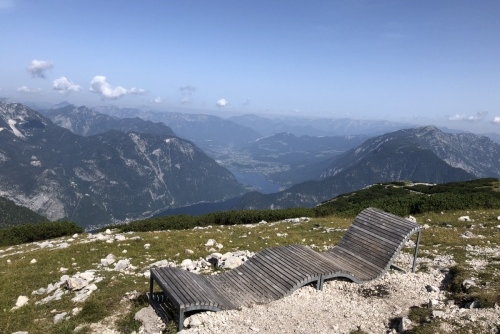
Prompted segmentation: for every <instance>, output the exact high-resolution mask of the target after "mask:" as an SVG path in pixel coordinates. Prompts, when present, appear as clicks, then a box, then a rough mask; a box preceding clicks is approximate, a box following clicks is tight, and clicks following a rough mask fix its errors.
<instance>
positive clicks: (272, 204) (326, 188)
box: [162, 126, 500, 214]
mask: <svg viewBox="0 0 500 334" xmlns="http://www.w3.org/2000/svg"><path fill="white" fill-rule="evenodd" d="M311 169H313V170H314V171H316V172H317V174H316V175H315V178H316V180H312V181H306V182H302V183H299V184H296V185H294V186H292V187H290V188H288V189H286V190H283V191H280V192H276V193H272V194H262V193H259V192H250V193H247V194H245V195H243V196H242V197H240V198H239V199H238V201H235V200H231V201H229V202H226V203H218V204H216V205H214V206H213V207H207V205H205V206H203V207H200V206H194V207H190V208H184V209H181V208H179V209H177V210H176V213H187V212H189V211H191V212H196V213H198V214H202V213H206V212H209V211H217V210H228V209H239V210H242V209H269V208H274V209H277V208H289V207H298V206H302V207H312V206H315V205H317V204H319V203H321V202H323V201H325V200H329V199H331V198H333V197H336V196H338V195H340V194H344V193H348V192H352V191H355V190H358V189H362V188H364V187H367V186H370V185H373V184H378V183H384V182H392V181H414V182H424V183H433V184H437V183H447V182H456V181H467V180H472V179H476V178H482V177H494V178H499V177H500V145H498V144H496V143H495V142H493V141H492V140H491V139H489V138H488V137H484V136H478V135H474V134H468V133H458V134H450V133H444V132H442V131H441V130H439V129H438V128H436V127H434V126H427V127H419V128H412V129H404V130H399V131H395V132H391V133H387V134H384V135H381V136H377V137H374V138H371V139H368V140H366V141H365V142H364V143H363V144H361V145H359V146H357V147H355V148H352V149H350V150H348V151H347V152H345V153H342V154H340V155H336V156H334V157H332V158H331V159H329V161H325V162H322V163H321V164H319V165H317V166H316V167H314V166H311ZM168 213H169V211H166V212H163V213H162V214H168Z"/></svg>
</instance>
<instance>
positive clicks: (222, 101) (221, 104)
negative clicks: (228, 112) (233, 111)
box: [215, 99, 229, 108]
mask: <svg viewBox="0 0 500 334" xmlns="http://www.w3.org/2000/svg"><path fill="white" fill-rule="evenodd" d="M228 103H229V102H227V100H226V99H220V100H219V101H217V102H216V103H215V105H216V106H217V107H220V108H224V107H225V106H227V104H228Z"/></svg>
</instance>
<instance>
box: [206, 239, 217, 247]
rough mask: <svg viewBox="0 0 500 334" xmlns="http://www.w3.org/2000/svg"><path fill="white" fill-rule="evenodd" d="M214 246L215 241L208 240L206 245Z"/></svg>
mask: <svg viewBox="0 0 500 334" xmlns="http://www.w3.org/2000/svg"><path fill="white" fill-rule="evenodd" d="M213 245H215V240H214V239H208V241H207V243H206V244H205V246H206V247H212V246H213Z"/></svg>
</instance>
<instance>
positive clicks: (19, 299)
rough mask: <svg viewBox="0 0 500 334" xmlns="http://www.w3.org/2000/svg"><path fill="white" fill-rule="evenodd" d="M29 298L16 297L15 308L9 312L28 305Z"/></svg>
mask: <svg viewBox="0 0 500 334" xmlns="http://www.w3.org/2000/svg"><path fill="white" fill-rule="evenodd" d="M28 301H29V298H28V297H26V296H19V297H17V301H16V306H14V307H13V308H12V309H11V311H14V310H17V309H18V308H21V307H23V306H24V305H26V304H28Z"/></svg>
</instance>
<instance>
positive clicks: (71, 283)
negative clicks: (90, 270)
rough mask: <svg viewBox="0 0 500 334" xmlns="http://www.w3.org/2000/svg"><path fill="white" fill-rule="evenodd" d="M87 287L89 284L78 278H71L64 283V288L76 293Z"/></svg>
mask: <svg viewBox="0 0 500 334" xmlns="http://www.w3.org/2000/svg"><path fill="white" fill-rule="evenodd" d="M87 285H89V282H88V281H87V280H86V279H84V278H80V277H71V278H70V279H68V280H67V281H66V288H67V289H68V290H71V291H78V290H81V289H83V288H84V287H86V286H87Z"/></svg>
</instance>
